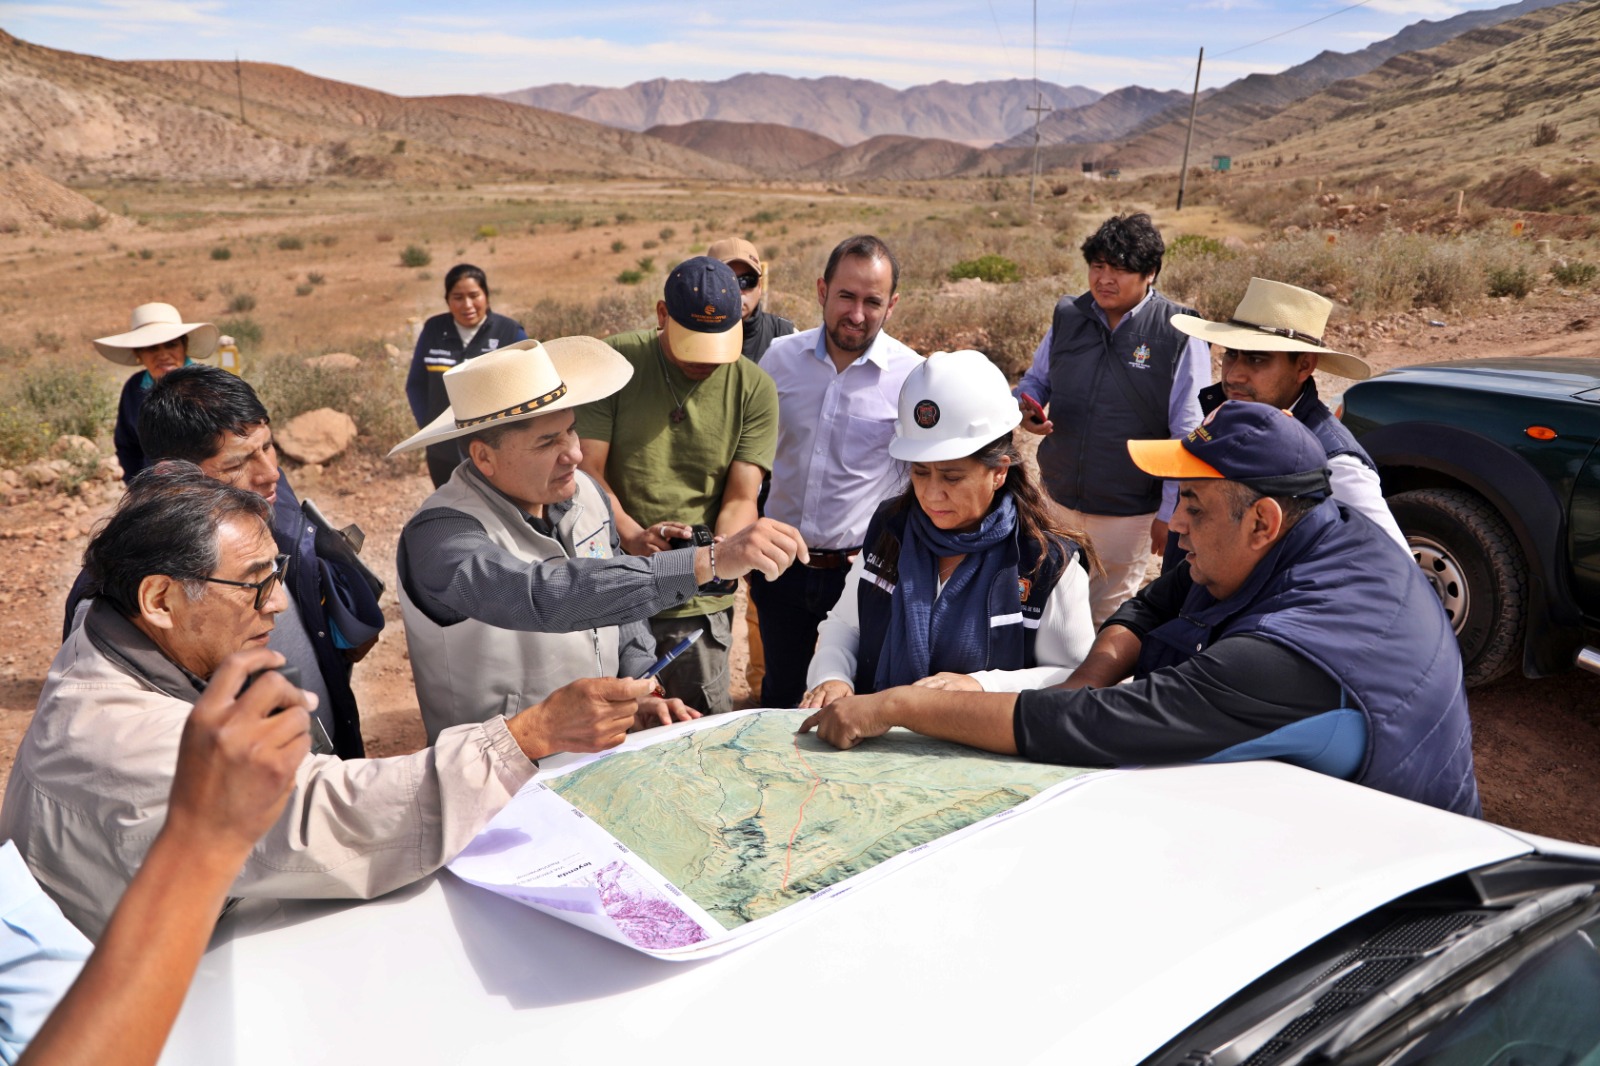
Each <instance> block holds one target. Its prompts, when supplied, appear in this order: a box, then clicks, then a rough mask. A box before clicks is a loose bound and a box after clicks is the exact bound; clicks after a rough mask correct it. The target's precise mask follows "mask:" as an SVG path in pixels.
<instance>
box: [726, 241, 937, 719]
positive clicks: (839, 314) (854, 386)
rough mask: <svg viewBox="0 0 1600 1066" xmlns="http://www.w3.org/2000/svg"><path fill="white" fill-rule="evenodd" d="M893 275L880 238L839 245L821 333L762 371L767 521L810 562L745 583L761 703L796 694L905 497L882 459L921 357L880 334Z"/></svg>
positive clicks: (778, 703)
mask: <svg viewBox="0 0 1600 1066" xmlns="http://www.w3.org/2000/svg"><path fill="white" fill-rule="evenodd" d="M899 282H900V264H899V262H898V261H897V260H896V259H895V257H894V253H893V252H891V251H890V250H889V246H888V245H886V244H884V243H883V241H881V240H879V239H878V238H877V237H873V236H869V235H860V236H855V237H851V238H849V239H847V240H845V241H843V242H841V243H840V244H839V246H838V247H836V248H835V249H834V250H833V253H832V254H831V255H829V256H828V264H827V267H826V268H825V269H824V270H823V273H822V277H820V278H818V279H817V301H818V303H820V304H821V305H822V326H821V327H820V328H817V329H808V330H805V331H804V332H801V333H795V334H791V335H790V336H787V337H780V338H778V339H777V340H775V341H773V342H772V347H770V348H769V349H767V354H766V357H765V358H764V359H762V361H761V369H763V370H765V371H766V372H767V373H769V374H771V375H772V380H773V381H774V382H776V383H777V386H778V450H777V458H776V459H775V460H774V462H773V466H772V489H771V492H770V494H769V495H768V497H767V504H766V511H765V513H766V515H767V517H769V518H775V519H777V520H778V521H780V522H787V523H788V524H789V525H791V526H795V527H796V528H798V529H799V530H800V532H801V535H802V536H803V537H804V539H805V542H806V544H807V546H808V547H809V548H810V553H811V558H810V562H808V563H806V564H805V565H804V566H796V567H791V568H790V569H789V570H788V571H786V572H785V573H783V574H782V575H781V576H779V577H778V578H777V579H776V580H775V581H767V580H764V579H763V578H762V577H760V576H759V575H755V574H752V575H751V581H750V598H751V599H752V600H753V601H754V602H755V604H756V607H757V608H758V610H759V611H760V613H761V642H762V644H763V645H764V646H765V648H766V657H767V674H766V677H765V678H764V679H763V680H762V683H761V703H762V704H763V705H764V706H767V707H793V706H795V705H796V704H797V703H799V702H800V697H801V696H802V695H804V693H805V682H806V667H807V666H808V665H810V662H811V654H812V652H813V651H814V650H815V648H816V643H817V627H818V626H819V625H820V624H821V623H822V620H823V619H825V618H826V617H827V616H828V611H829V610H831V609H832V608H833V605H834V603H835V602H836V601H837V600H838V598H839V594H840V592H841V591H843V589H844V578H845V574H846V572H847V571H848V570H849V568H850V559H851V557H852V556H853V555H854V554H855V553H856V552H858V551H859V550H860V549H861V539H862V537H863V536H864V535H865V534H866V529H867V522H868V521H869V520H870V519H871V518H872V513H873V511H875V510H876V509H877V506H878V504H879V503H881V502H883V500H885V499H886V498H888V497H889V496H892V495H894V494H895V493H897V492H899V491H900V490H901V489H903V488H904V487H905V477H906V473H905V467H904V464H902V463H899V462H897V461H896V460H894V459H892V458H890V457H889V440H890V438H891V437H893V436H894V420H895V417H896V415H897V414H898V404H899V399H900V386H901V384H902V383H903V382H904V381H905V379H906V375H908V374H910V373H911V371H912V369H913V368H914V367H915V366H917V364H918V363H920V362H921V361H922V357H921V356H919V355H918V354H917V353H916V352H914V351H912V350H911V349H910V348H908V347H906V346H905V345H904V344H901V343H900V342H899V341H897V340H895V339H894V338H893V337H891V336H889V335H888V334H886V333H884V332H883V327H884V325H885V324H887V323H888V321H889V317H890V316H891V315H892V314H893V313H894V307H895V304H896V302H898V301H899V299H900V297H899V293H898V288H899Z"/></svg>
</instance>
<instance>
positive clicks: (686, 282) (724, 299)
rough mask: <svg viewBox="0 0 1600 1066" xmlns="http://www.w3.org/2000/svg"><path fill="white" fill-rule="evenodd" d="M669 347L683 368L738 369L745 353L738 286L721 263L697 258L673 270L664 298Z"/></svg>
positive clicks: (687, 260)
mask: <svg viewBox="0 0 1600 1066" xmlns="http://www.w3.org/2000/svg"><path fill="white" fill-rule="evenodd" d="M663 298H664V301H665V303H666V305H667V329H666V332H667V344H668V345H669V346H670V347H671V348H672V354H673V355H674V356H675V357H677V358H678V359H681V360H683V361H684V362H686V363H736V362H738V361H739V357H740V355H741V354H742V353H743V350H744V326H743V321H742V319H741V318H740V315H741V313H742V310H741V307H740V300H739V282H738V280H737V279H736V278H735V277H734V276H733V270H732V268H731V267H729V266H728V264H726V263H724V262H723V261H722V260H720V259H712V258H711V257H710V256H705V255H697V256H695V257H694V258H693V259H686V260H684V261H683V262H682V263H679V264H678V265H677V266H676V267H674V268H673V270H672V273H671V274H669V275H668V276H667V283H666V286H665V291H664V293H663Z"/></svg>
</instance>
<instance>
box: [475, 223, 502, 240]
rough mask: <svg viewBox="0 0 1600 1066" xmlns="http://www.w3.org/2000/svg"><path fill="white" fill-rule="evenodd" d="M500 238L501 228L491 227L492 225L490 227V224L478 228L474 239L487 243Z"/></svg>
mask: <svg viewBox="0 0 1600 1066" xmlns="http://www.w3.org/2000/svg"><path fill="white" fill-rule="evenodd" d="M498 236H500V227H499V226H491V225H488V224H484V225H482V226H479V227H478V231H477V232H476V233H474V234H473V236H472V239H473V240H475V241H486V240H488V239H489V238H491V237H498Z"/></svg>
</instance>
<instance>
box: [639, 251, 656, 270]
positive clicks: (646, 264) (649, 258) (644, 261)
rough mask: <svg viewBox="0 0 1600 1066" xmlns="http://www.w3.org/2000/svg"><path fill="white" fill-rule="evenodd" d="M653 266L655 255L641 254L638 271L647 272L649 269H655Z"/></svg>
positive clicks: (654, 264)
mask: <svg viewBox="0 0 1600 1066" xmlns="http://www.w3.org/2000/svg"><path fill="white" fill-rule="evenodd" d="M655 266H656V257H655V256H653V255H646V256H641V257H640V259H639V272H640V273H642V274H648V273H650V271H652V270H654V269H655Z"/></svg>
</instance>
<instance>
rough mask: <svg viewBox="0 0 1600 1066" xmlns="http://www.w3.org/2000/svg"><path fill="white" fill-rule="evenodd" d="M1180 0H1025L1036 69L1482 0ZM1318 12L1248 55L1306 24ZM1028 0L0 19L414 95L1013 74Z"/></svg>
mask: <svg viewBox="0 0 1600 1066" xmlns="http://www.w3.org/2000/svg"><path fill="white" fill-rule="evenodd" d="M1347 6H1349V0H1327V2H1324V0H1294V2H1291V0H1189V2H1181V0H1180V2H1162V0H1145V2H1143V3H1137V4H1108V3H1104V2H1101V3H1075V2H1074V0H1041V2H1040V4H1039V56H1038V75H1039V77H1040V78H1041V79H1043V80H1047V81H1054V82H1057V83H1060V84H1063V85H1074V84H1080V85H1088V86H1090V87H1092V88H1096V89H1100V90H1103V91H1104V90H1110V89H1115V88H1118V87H1120V86H1123V85H1130V84H1139V85H1145V86H1150V87H1152V88H1158V89H1187V88H1189V87H1190V86H1191V85H1192V84H1193V79H1194V59H1195V51H1196V49H1197V48H1199V47H1201V46H1204V47H1205V49H1206V56H1207V59H1206V66H1205V75H1204V77H1203V79H1202V84H1204V85H1207V86H1216V85H1222V84H1226V83H1227V82H1230V81H1232V80H1234V79H1235V78H1239V77H1242V76H1243V75H1245V74H1249V73H1252V72H1257V71H1261V72H1269V73H1270V72H1275V71H1279V70H1282V69H1283V68H1285V67H1287V66H1292V65H1294V64H1295V63H1298V62H1301V61H1303V60H1305V59H1309V58H1310V57H1311V56H1313V55H1315V54H1316V53H1318V52H1320V51H1322V50H1323V49H1325V48H1327V49H1332V50H1334V51H1338V52H1348V51H1354V50H1356V49H1359V48H1362V47H1364V46H1366V45H1367V44H1370V43H1371V42H1373V41H1376V40H1380V39H1382V38H1384V37H1388V36H1390V35H1392V34H1394V33H1395V32H1396V31H1398V30H1399V29H1401V28H1402V27H1404V26H1406V25H1409V24H1410V23H1413V22H1416V21H1418V20H1420V19H1425V18H1426V19H1434V20H1438V19H1443V18H1448V17H1450V16H1451V15H1455V14H1459V13H1460V12H1462V11H1466V10H1469V9H1474V8H1489V7H1497V6H1500V4H1499V2H1497V0H1368V2H1367V3H1365V4H1363V5H1362V6H1360V7H1357V8H1356V9H1354V10H1350V11H1343V12H1339V9H1340V8H1344V7H1347ZM1333 12H1339V13H1338V14H1333V15H1332V17H1329V18H1326V19H1324V20H1323V21H1320V22H1318V23H1316V24H1315V25H1313V26H1310V27H1307V28H1305V29H1300V30H1298V31H1296V32H1292V33H1288V34H1286V35H1285V36H1282V37H1279V38H1278V39H1276V40H1273V41H1271V42H1269V43H1266V44H1261V45H1259V46H1256V47H1245V46H1248V45H1251V44H1252V43H1253V42H1257V41H1260V40H1261V39H1262V38H1266V37H1269V36H1272V35H1274V34H1278V33H1280V32H1282V31H1286V30H1291V29H1293V28H1294V27H1297V26H1300V25H1301V24H1303V23H1306V22H1309V21H1311V20H1313V19H1317V18H1319V17H1320V16H1325V15H1329V14H1330V13H1333ZM1032 18H1033V7H1032V4H1031V2H1029V0H975V2H966V3H955V2H946V0H913V2H900V0H885V2H882V3H879V4H878V5H876V6H871V5H868V6H863V5H862V4H860V3H849V2H840V0H812V2H811V3H810V4H806V5H801V6H797V7H796V6H789V5H787V4H782V5H780V4H768V3H761V2H759V0H744V2H735V0H700V2H699V3H695V4H667V3H627V2H623V3H606V2H600V3H588V4H584V3H573V2H571V0H565V2H562V3H551V2H547V0H522V2H511V0H477V2H476V3H472V4H441V3H431V4H430V3H420V2H415V0H406V2H398V3H373V2H366V0H349V2H332V3H330V2H322V3H309V2H302V0H290V2H273V0H265V2H263V0H256V2H253V3H242V2H237V0H48V2H38V3H11V2H7V0H0V28H3V29H5V30H6V31H7V32H9V33H11V34H13V35H14V36H17V37H20V38H22V39H23V40H26V41H31V42H33V43H35V44H42V45H46V46H48V47H51V48H60V49H66V50H69V51H74V52H86V53H89V54H91V55H99V56H106V57H109V58H113V59H232V58H233V55H234V52H235V51H237V52H238V53H239V54H240V56H241V57H242V58H244V59H248V60H259V61H262V62H270V63H283V64H286V65H288V66H292V67H298V68H300V69H301V70H304V71H306V72H308V73H311V74H316V75H319V76H321V77H327V78H336V79H339V80H341V81H349V82H355V83H356V84H359V85H366V86H370V87H372V88H375V89H382V90H384V91H387V92H393V93H399V94H402V95H408V96H415V95H427V94H434V93H476V92H504V91H509V90H512V89H521V88H525V87H527V86H531V85H544V84H548V83H551V82H575V83H578V84H585V85H627V84H629V83H631V82H634V81H640V80H643V79H647V78H655V77H666V78H697V79H704V80H711V81H714V80H718V79H721V78H726V77H730V76H732V75H734V74H738V73H742V72H745V71H767V72H771V73H777V74H788V75H792V76H795V77H820V76H823V75H830V74H836V75H844V76H848V77H860V78H872V79H874V80H877V81H881V82H885V83H887V84H889V85H893V86H895V87H897V88H903V87H905V86H908V85H914V84H919V83H924V82H931V81H939V80H948V81H955V82H972V81H983V80H988V79H992V78H1007V77H1030V76H1032V74H1033V72H1034V66H1033V63H1034V61H1033V50H1032V44H1031V42H1032Z"/></svg>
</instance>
